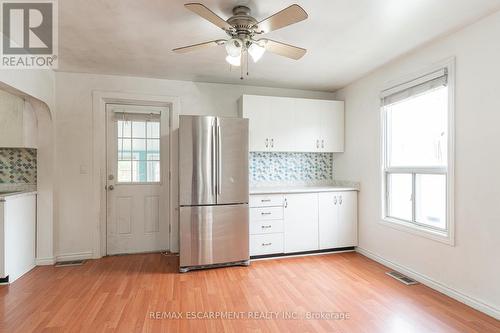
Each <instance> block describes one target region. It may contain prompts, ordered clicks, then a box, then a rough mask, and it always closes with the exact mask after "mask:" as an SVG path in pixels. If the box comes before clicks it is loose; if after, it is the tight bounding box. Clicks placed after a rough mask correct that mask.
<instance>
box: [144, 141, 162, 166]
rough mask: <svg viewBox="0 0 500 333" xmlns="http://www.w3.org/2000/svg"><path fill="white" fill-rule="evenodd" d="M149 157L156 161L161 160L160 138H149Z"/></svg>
mask: <svg viewBox="0 0 500 333" xmlns="http://www.w3.org/2000/svg"><path fill="white" fill-rule="evenodd" d="M147 159H148V160H155V161H159V160H160V140H159V139H152V140H148V154H147Z"/></svg>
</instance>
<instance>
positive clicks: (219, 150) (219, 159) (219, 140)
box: [217, 122, 222, 194]
mask: <svg viewBox="0 0 500 333" xmlns="http://www.w3.org/2000/svg"><path fill="white" fill-rule="evenodd" d="M221 188H222V133H221V130H220V125H219V123H218V122H217V194H221Z"/></svg>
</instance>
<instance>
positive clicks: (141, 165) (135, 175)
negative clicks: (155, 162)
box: [132, 161, 147, 182]
mask: <svg viewBox="0 0 500 333" xmlns="http://www.w3.org/2000/svg"><path fill="white" fill-rule="evenodd" d="M146 173H147V170H146V161H132V181H133V182H146V179H147V178H146Z"/></svg>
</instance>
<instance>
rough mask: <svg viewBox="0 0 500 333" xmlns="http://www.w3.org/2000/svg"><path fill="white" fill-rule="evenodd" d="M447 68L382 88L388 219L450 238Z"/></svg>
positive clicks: (384, 209) (384, 183) (385, 202)
mask: <svg viewBox="0 0 500 333" xmlns="http://www.w3.org/2000/svg"><path fill="white" fill-rule="evenodd" d="M449 94H450V91H449V85H448V69H447V68H446V69H442V70H439V71H436V72H433V73H430V74H428V75H425V76H423V77H420V78H418V79H416V80H414V81H411V82H406V83H404V84H402V85H400V86H397V87H394V88H391V89H389V90H386V91H384V92H382V114H383V127H384V130H383V185H384V190H385V197H384V199H383V219H384V221H388V222H393V223H397V224H399V225H402V226H405V227H410V228H413V229H417V230H419V231H423V232H424V233H425V232H427V233H431V234H434V235H438V236H441V237H449V235H450V234H449V230H450V218H451V216H450V213H449V212H450V210H451V209H450V207H452V203H451V198H450V196H449V193H450V191H449V189H450V182H451V181H452V180H451V178H450V172H449V170H450V160H451V159H450V155H451V154H450V152H449V151H448V149H449V148H448V147H449V146H450V145H449V142H450V134H449V133H450V128H449V126H450V125H449V124H450V123H451V122H450V121H449V120H450V114H451V107H450V102H449V101H450V95H449Z"/></svg>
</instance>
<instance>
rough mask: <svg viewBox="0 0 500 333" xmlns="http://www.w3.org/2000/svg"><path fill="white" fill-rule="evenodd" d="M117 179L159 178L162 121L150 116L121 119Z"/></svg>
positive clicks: (135, 180) (156, 180)
mask: <svg viewBox="0 0 500 333" xmlns="http://www.w3.org/2000/svg"><path fill="white" fill-rule="evenodd" d="M116 124H117V127H118V131H117V134H118V137H117V146H118V147H117V148H118V149H117V156H118V166H117V169H118V171H117V181H118V182H122V183H134V182H138V183H143V182H159V181H160V178H161V172H160V171H161V167H160V155H161V154H160V123H159V122H158V121H150V120H144V121H139V120H134V121H126V120H118V121H117V122H116Z"/></svg>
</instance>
